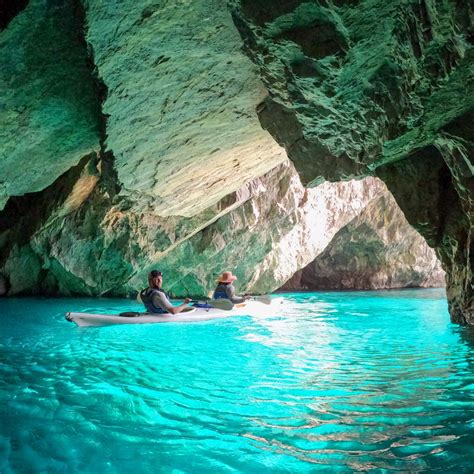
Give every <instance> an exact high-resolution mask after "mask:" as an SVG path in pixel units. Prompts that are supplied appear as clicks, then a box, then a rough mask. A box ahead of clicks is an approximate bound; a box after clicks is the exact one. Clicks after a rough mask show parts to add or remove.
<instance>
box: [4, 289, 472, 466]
mask: <svg viewBox="0 0 474 474" xmlns="http://www.w3.org/2000/svg"><path fill="white" fill-rule="evenodd" d="M135 308H137V304H136V303H134V302H132V301H121V300H98V299H59V300H54V299H8V300H5V299H4V300H0V315H1V317H0V328H1V331H0V343H1V348H0V349H1V352H0V354H1V364H0V397H1V399H0V402H1V403H0V472H1V473H2V474H6V473H12V472H15V473H16V472H90V473H102V472H104V473H105V472H106V473H115V472H120V473H126V472H132V471H133V472H135V473H139V472H140V473H141V472H175V473H179V472H196V473H207V472H258V473H263V472H272V473H295V472H315V471H319V470H321V471H325V472H352V471H357V470H374V472H383V470H400V471H412V472H417V471H436V470H439V471H446V472H472V471H473V469H474V449H473V446H474V404H473V398H472V396H473V394H474V334H473V332H472V330H468V329H466V328H460V327H458V326H455V325H452V324H451V323H450V322H449V316H448V313H447V306H446V301H445V299H444V292H443V291H442V290H421V291H415V290H413V291H412V290H409V291H391V292H360V293H352V292H351V293H346V292H345V293H310V294H286V295H284V302H283V304H281V305H280V307H279V310H281V314H276V313H275V314H274V315H273V316H267V317H259V318H252V317H247V316H244V317H235V318H229V319H225V320H219V321H211V322H206V323H198V324H159V325H137V326H134V325H131V326H113V327H105V328H82V329H80V328H77V327H76V326H74V325H73V324H72V323H69V322H67V321H65V320H64V316H63V313H64V312H65V311H69V310H76V311H81V310H82V311H86V310H88V309H89V310H91V309H95V310H102V311H104V312H107V311H109V312H110V311H123V310H127V309H135ZM26 309H28V311H26Z"/></svg>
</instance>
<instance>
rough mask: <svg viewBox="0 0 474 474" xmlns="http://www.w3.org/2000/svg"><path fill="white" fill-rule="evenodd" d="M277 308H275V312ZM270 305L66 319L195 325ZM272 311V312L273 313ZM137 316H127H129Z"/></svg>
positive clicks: (72, 315) (251, 303) (252, 312)
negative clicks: (176, 312) (195, 323)
mask: <svg viewBox="0 0 474 474" xmlns="http://www.w3.org/2000/svg"><path fill="white" fill-rule="evenodd" d="M274 309H275V308H273V311H274ZM269 310H271V309H270V307H269V305H268V304H263V303H261V302H258V301H249V302H245V303H242V304H237V305H234V307H233V309H232V310H224V309H219V308H191V307H190V310H189V311H186V312H182V313H178V314H169V313H167V314H150V313H139V312H128V313H122V314H124V315H123V316H121V315H120V314H96V313H80V312H69V313H66V319H67V320H68V321H70V322H73V323H75V324H76V325H77V326H80V327H87V326H112V325H115V324H150V323H194V322H200V321H210V320H213V319H224V318H229V317H231V316H244V315H257V314H263V313H264V312H265V313H266V312H268V311H269ZM273 311H272V312H273ZM132 314H134V315H136V316H127V315H132Z"/></svg>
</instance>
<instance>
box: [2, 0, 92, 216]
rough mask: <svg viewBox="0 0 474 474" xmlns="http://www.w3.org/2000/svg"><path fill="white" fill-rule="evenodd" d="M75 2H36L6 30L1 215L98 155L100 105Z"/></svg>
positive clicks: (3, 79) (3, 58)
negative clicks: (11, 203)
mask: <svg viewBox="0 0 474 474" xmlns="http://www.w3.org/2000/svg"><path fill="white" fill-rule="evenodd" d="M80 28H81V25H80V19H79V18H78V16H77V14H76V8H75V3H74V1H72V0H63V1H59V2H53V1H42V0H30V2H29V4H28V6H27V7H26V9H25V10H24V11H23V12H21V13H20V14H19V15H18V16H16V17H15V18H14V19H13V20H12V21H11V22H10V24H9V25H8V28H7V29H5V30H4V31H2V32H0V57H1V58H2V60H1V63H0V89H1V91H2V99H1V101H0V124H1V126H0V163H1V171H0V210H1V209H3V208H4V206H5V204H6V202H7V200H8V198H9V197H10V196H21V195H23V194H25V193H33V192H37V191H41V190H43V189H44V188H46V187H47V186H49V185H50V184H51V183H53V182H54V181H55V180H56V179H57V178H58V177H59V176H60V175H62V174H63V173H64V172H66V171H67V170H68V169H69V168H71V167H72V166H74V165H76V164H77V163H79V161H80V159H81V158H82V157H83V156H84V155H87V154H89V153H91V152H94V151H98V150H99V114H98V112H99V107H98V105H99V104H98V100H97V96H96V88H95V84H94V81H93V78H92V76H91V71H90V68H89V67H88V65H87V50H86V44H85V41H84V40H83V39H81V37H80V35H79V34H78V33H79V30H80Z"/></svg>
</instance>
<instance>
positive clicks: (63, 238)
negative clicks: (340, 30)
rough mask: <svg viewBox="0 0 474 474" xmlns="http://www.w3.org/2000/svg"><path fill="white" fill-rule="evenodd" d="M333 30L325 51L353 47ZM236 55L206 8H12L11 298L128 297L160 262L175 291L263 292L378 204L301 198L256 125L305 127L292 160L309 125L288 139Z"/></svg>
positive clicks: (232, 36) (364, 194)
mask: <svg viewBox="0 0 474 474" xmlns="http://www.w3.org/2000/svg"><path fill="white" fill-rule="evenodd" d="M281 5H283V3H282V4H281ZM23 6H24V5H23ZM12 12H13V10H12ZM15 14H16V16H14V15H15ZM13 16H14V17H13ZM31 24H35V25H36V28H31ZM242 24H243V23H242ZM294 35H296V36H295V38H298V32H297V31H296V30H295V32H293V33H291V34H290V37H291V38H292V37H293V36H294ZM327 35H329V36H328V41H327V45H326V46H325V48H326V50H327V51H328V52H329V53H331V52H332V51H333V50H334V48H336V46H337V45H338V44H339V43H340V44H341V45H342V46H341V47H344V48H346V47H347V46H346V45H345V43H344V41H345V40H344V38H343V36H341V37H338V39H337V41H336V42H335V43H334V42H333V41H332V40H330V30H328V33H327ZM241 46H242V42H241V38H240V36H239V34H238V31H237V30H236V28H235V27H234V24H233V22H232V18H231V15H230V11H229V10H228V9H227V6H226V5H225V4H224V3H222V2H219V1H217V0H211V1H205V2H204V1H195V2H192V3H190V2H168V3H160V4H157V3H156V2H152V1H148V0H147V1H145V2H139V3H137V2H133V1H132V0H126V1H124V2H118V1H116V2H114V1H113V0H110V1H107V2H94V1H89V0H84V1H83V2H79V1H76V0H59V1H57V0H55V1H53V0H47V1H45V2H43V1H40V0H30V1H29V2H28V5H26V7H25V8H24V10H23V11H21V12H20V11H19V10H18V11H15V12H13V13H12V15H11V18H9V23H8V26H7V28H6V29H5V30H4V31H2V32H1V33H0V50H1V51H2V52H3V53H4V56H5V57H7V58H8V59H9V61H8V62H6V63H5V62H3V63H2V64H1V65H0V81H1V82H2V84H3V85H4V86H8V87H9V93H8V94H9V95H7V96H6V98H5V107H4V108H3V109H2V110H0V113H1V114H2V121H3V123H5V127H3V128H2V130H1V132H0V133H1V137H2V139H3V140H2V144H1V145H0V153H2V155H1V161H2V175H1V176H0V181H1V182H0V270H1V272H2V274H3V275H4V277H5V282H4V284H5V287H6V288H8V291H9V294H25V293H26V294H31V293H42V294H44V293H46V294H89V295H98V294H107V295H123V294H126V293H129V292H132V291H134V290H136V289H137V288H139V287H141V286H142V285H143V284H144V281H145V275H146V273H147V271H148V270H149V269H150V268H151V267H153V266H156V265H160V267H161V268H162V270H164V271H165V272H166V274H167V286H168V287H169V288H170V289H171V290H172V291H173V292H174V293H175V294H176V295H180V296H181V295H184V294H195V295H196V294H202V293H205V292H207V290H208V289H209V288H210V287H212V284H213V283H214V282H213V280H214V278H215V276H216V275H217V274H218V273H219V272H221V271H222V270H223V268H224V267H227V266H229V267H232V268H234V269H235V271H236V273H237V274H238V275H239V277H240V278H239V282H240V283H241V289H242V290H249V291H255V292H263V291H268V290H272V289H275V288H277V287H278V286H280V285H281V284H282V283H283V282H284V281H285V280H286V279H288V278H289V277H290V276H291V275H292V273H294V272H295V271H296V270H298V268H301V267H302V266H305V265H306V264H308V263H309V262H310V261H311V260H313V259H314V257H315V255H317V254H318V253H320V252H322V251H323V249H324V248H325V246H326V245H327V243H328V242H329V241H330V240H331V239H332V237H333V236H334V234H335V233H336V232H337V231H338V230H339V229H340V228H341V227H343V226H345V225H346V224H347V223H348V222H349V221H350V220H351V219H353V218H354V217H356V216H357V215H358V214H360V213H361V212H362V211H363V209H364V208H365V206H366V205H367V204H369V203H370V202H371V201H373V200H374V199H376V198H377V197H379V194H380V193H381V192H382V188H383V187H382V186H381V185H380V184H378V183H376V182H375V181H374V180H373V179H372V178H369V179H368V180H367V181H359V182H354V183H338V184H331V183H321V181H322V180H321V179H319V180H317V182H318V184H320V186H318V187H317V188H315V189H314V190H309V191H305V190H304V189H303V187H302V186H301V183H300V181H299V178H297V177H296V175H295V172H294V170H293V169H292V167H291V166H290V165H289V164H288V163H287V162H286V159H287V158H286V153H285V151H284V150H283V148H281V147H280V146H279V145H278V144H277V143H276V142H275V141H274V140H273V139H272V138H271V135H270V134H269V133H268V132H267V131H265V130H263V129H262V128H261V126H260V122H262V123H264V122H265V120H264V117H267V119H268V120H270V121H271V120H273V119H275V120H276V123H277V124H279V126H278V127H277V128H278V129H279V131H280V132H283V131H284V132H285V133H287V134H288V136H293V135H292V134H294V133H299V134H300V139H299V140H298V145H297V146H296V148H297V149H298V150H300V152H301V158H302V159H305V150H306V147H307V141H306V140H307V137H305V138H301V137H302V134H303V131H304V130H303V128H302V127H301V125H300V124H298V122H297V121H295V120H294V118H293V116H292V114H291V113H288V120H287V121H286V126H287V128H286V129H285V130H283V129H282V127H281V123H280V122H279V120H280V118H281V117H282V115H281V110H280V109H279V108H278V107H277V108H276V109H275V115H274V117H272V116H269V115H268V114H266V112H265V111H266V110H270V108H271V107H272V106H273V105H272V104H274V102H272V100H270V99H269V98H267V91H266V89H265V87H263V85H262V82H261V81H260V79H259V77H258V74H257V69H256V68H255V66H254V65H253V64H252V62H251V61H250V59H249V58H248V57H247V56H245V55H244V54H243V53H242V52H241ZM307 46H308V48H311V45H307ZM315 54H316V53H315ZM318 54H322V53H318ZM331 54H332V53H331ZM303 66H304V65H303ZM303 69H304V67H303ZM267 79H268V80H267ZM267 79H265V85H267V86H268V87H269V86H270V85H271V79H272V77H271V75H269V76H268V78H267ZM311 80H312V79H311ZM347 80H349V79H347ZM15 81H19V82H18V84H20V85H21V87H22V88H21V90H17V89H16V88H15V87H13V86H12V85H13V84H16V83H17V82H15ZM282 84H283V86H285V81H283V82H282ZM285 87H286V86H285ZM4 89H5V87H4ZM10 89H11V90H10ZM269 89H270V91H271V92H272V94H273V89H272V88H271V87H269ZM261 103H264V104H267V105H266V106H265V107H263V108H261V110H260V111H261V113H260V118H259V117H258V115H257V112H256V110H257V108H258V107H259V104H261ZM289 103H290V102H289ZM374 103H375V102H374ZM367 110H368V112H367V117H369V116H370V113H369V112H370V110H371V109H370V107H368V108H367ZM349 112H350V114H352V113H353V112H354V110H353V109H351V110H350V111H349ZM285 113H286V112H285ZM347 118H348V120H349V119H350V120H349V122H350V121H352V120H353V119H354V121H353V124H352V125H350V123H349V122H348V125H347V127H348V128H350V127H352V126H354V127H355V124H356V123H357V120H355V117H353V116H352V115H350V116H349V115H348V117H347ZM367 120H370V117H369V118H367ZM374 120H375V119H374ZM377 120H378V119H377ZM380 120H381V119H380ZM335 123H336V122H335ZM327 125H328V127H329V128H328V130H330V129H331V127H330V126H329V125H330V124H329V123H328V124H327ZM366 126H367V127H368V122H366ZM269 128H271V127H269ZM368 128H369V127H368ZM354 130H356V128H354ZM26 132H27V133H26ZM271 132H272V133H273V134H276V133H275V130H273V129H272V130H271ZM305 133H306V132H305ZM352 133H354V134H355V135H354V137H352V142H351V143H353V144H357V143H359V138H360V137H359V138H358V137H357V136H356V135H357V132H354V131H347V130H346V131H345V132H344V133H342V132H341V137H342V138H343V139H344V140H348V139H349V136H352ZM371 133H372V131H371ZM377 133H379V131H377V130H374V131H373V137H372V138H373V140H375V139H376V137H377V136H378V135H377ZM19 137H21V140H20V139H19ZM374 137H375V138H374ZM365 138H366V137H364V139H363V140H362V138H360V140H361V141H360V143H359V145H360V147H362V148H363V147H364V146H365V145H364V143H365ZM328 139H329V138H328ZM280 141H281V142H282V144H284V145H285V146H286V145H287V143H284V140H280ZM337 143H338V146H340V147H343V144H342V143H339V141H337ZM348 143H349V142H348ZM370 143H371V142H370V140H367V144H368V145H370ZM446 143H448V142H446ZM450 143H451V142H449V143H448V145H449V144H450ZM359 145H357V146H359ZM448 145H447V146H448ZM351 147H352V145H351ZM351 147H348V150H349V149H351ZM290 148H291V147H290ZM296 148H295V149H292V150H290V151H291V153H290V155H291V156H292V158H295V156H294V153H293V152H294V151H295V150H296ZM341 149H342V148H341ZM306 151H308V150H306ZM312 151H317V153H318V156H320V158H321V159H326V158H327V160H326V161H325V162H324V163H323V164H324V166H323V167H322V173H321V174H320V175H321V176H323V175H324V176H327V177H330V178H337V179H340V178H348V177H351V176H356V175H357V176H362V175H365V174H370V173H369V171H370V166H371V165H370V163H369V164H368V165H367V164H364V165H363V166H359V165H357V166H356V167H355V168H353V169H352V168H351V169H349V167H350V166H352V163H353V161H351V160H352V158H353V156H352V155H350V156H349V155H348V156H347V157H344V156H342V155H341V157H339V158H338V160H336V161H335V162H334V160H331V159H330V158H332V155H331V156H329V155H328V154H327V153H326V151H325V150H323V148H321V146H320V145H319V144H318V145H317V146H316V148H312ZM31 157H34V160H33V159H30V158H31ZM295 162H296V164H297V165H298V166H299V168H300V171H301V166H300V165H301V163H303V161H300V162H298V160H297V159H295ZM304 163H306V161H304ZM307 164H308V170H309V174H308V176H311V179H313V178H314V177H315V175H314V165H313V164H312V162H311V161H310V160H307ZM331 167H332V168H331ZM330 168H331V169H332V170H333V171H331V173H333V174H331V173H330V172H329V169H330ZM385 169H386V170H388V168H385ZM391 172H392V173H396V172H399V171H398V170H392V171H391ZM387 173H388V171H387ZM303 175H304V173H303ZM318 176H319V175H318ZM387 180H388V178H387ZM313 181H314V180H313ZM315 183H316V181H314V182H313V184H315ZM399 192H403V189H401V190H400V191H399ZM453 225H454V224H453ZM318 226H319V227H320V229H319V230H320V231H321V234H320V235H319V234H318V238H314V239H313V238H309V237H308V236H310V235H312V236H314V235H315V233H314V232H315V228H316V227H318ZM460 226H461V227H460V232H462V229H463V227H462V222H461V224H460ZM316 230H317V229H316ZM296 242H297V243H298V245H296ZM244 256H245V258H243V257H244ZM456 275H457V274H456Z"/></svg>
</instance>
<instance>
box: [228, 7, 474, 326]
mask: <svg viewBox="0 0 474 474" xmlns="http://www.w3.org/2000/svg"><path fill="white" fill-rule="evenodd" d="M231 3H232V8H233V15H234V21H235V24H236V26H237V27H238V28H239V31H240V33H241V36H242V38H243V40H244V42H245V45H246V52H247V54H248V55H249V56H250V57H251V58H252V59H253V61H254V62H255V63H256V65H257V66H258V67H259V70H260V75H261V77H262V80H263V82H264V84H265V86H266V87H267V89H268V91H269V93H270V96H269V98H267V99H266V100H265V102H264V103H263V104H262V106H261V107H260V109H259V110H260V120H261V123H262V125H263V127H264V128H266V129H267V130H269V131H270V132H271V133H272V135H273V136H274V137H275V138H276V139H277V141H278V142H279V143H280V144H282V145H284V146H285V148H286V150H287V152H288V156H289V157H290V159H291V160H292V161H293V162H294V163H295V166H296V168H297V170H298V172H299V173H300V175H301V177H302V179H303V182H304V183H307V184H309V185H312V184H315V183H319V182H321V181H322V180H324V179H329V180H340V179H348V178H353V177H358V176H366V175H373V174H374V173H375V174H377V175H378V176H380V177H381V178H382V179H383V180H384V181H385V182H386V184H387V186H388V188H389V189H390V191H392V192H393V194H394V196H395V198H396V200H397V203H398V204H399V206H400V207H401V209H402V210H403V212H404V213H405V215H406V216H407V218H408V220H409V222H410V223H411V224H412V225H413V226H414V227H415V228H416V229H417V230H418V231H419V232H420V233H421V234H422V235H423V236H424V237H425V238H426V240H427V242H428V243H429V244H430V245H431V246H433V247H434V248H435V249H436V251H437V253H438V255H439V257H440V258H441V260H442V263H443V266H444V268H445V270H446V271H447V275H448V276H447V281H448V287H447V292H448V299H449V303H450V312H451V315H452V319H453V320H454V321H456V322H460V323H464V324H465V323H468V324H474V290H473V279H472V257H471V256H472V255H473V254H474V248H473V244H472V242H473V239H472V238H471V233H472V228H473V227H474V217H473V216H474V207H473V206H474V198H473V195H474V178H473V175H474V120H473V119H474V64H473V59H474V50H473V47H472V45H473V32H474V30H473V26H472V25H473V8H472V4H471V3H470V2H459V1H455V0H446V1H442V2H440V1H435V0H396V1H388V2H387V1H384V0H362V1H329V0H328V1H323V0H321V1H298V0H289V1H284V2H277V3H276V4H275V8H269V5H268V4H267V2H262V1H257V2H253V1H250V0H241V1H237V0H235V1H232V2H231ZM448 203H449V204H448Z"/></svg>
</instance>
